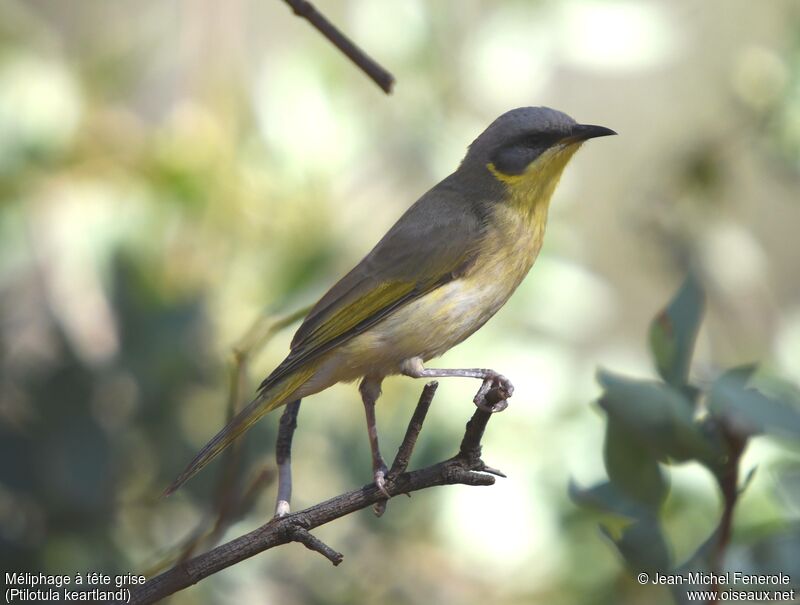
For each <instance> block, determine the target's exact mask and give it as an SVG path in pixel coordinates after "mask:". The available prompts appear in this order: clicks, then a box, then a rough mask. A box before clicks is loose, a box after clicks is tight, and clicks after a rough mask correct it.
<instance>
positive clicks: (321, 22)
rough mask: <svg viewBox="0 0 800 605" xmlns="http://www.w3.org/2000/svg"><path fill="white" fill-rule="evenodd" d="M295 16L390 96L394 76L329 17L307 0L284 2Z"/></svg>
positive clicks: (286, 0) (288, 0)
mask: <svg viewBox="0 0 800 605" xmlns="http://www.w3.org/2000/svg"><path fill="white" fill-rule="evenodd" d="M284 2H286V4H288V5H289V6H290V7H291V9H292V11H293V12H294V14H295V15H297V16H298V17H302V18H303V19H306V20H307V21H308V22H309V23H311V25H313V26H314V27H315V28H316V29H317V31H319V33H321V34H322V35H323V36H325V37H326V38H327V39H328V40H330V42H331V43H332V44H333V45H334V46H335V47H336V48H338V49H339V50H340V51H342V52H343V53H344V54H345V55H346V56H347V58H348V59H350V60H351V61H352V62H353V63H355V64H356V66H357V67H358V68H359V69H360V70H361V71H363V72H364V73H365V74H367V76H369V77H370V79H371V80H372V81H373V82H375V84H377V85H378V86H379V87H380V88H381V90H383V92H385V93H386V94H389V93H391V92H392V86H393V85H394V76H393V75H392V74H390V73H389V72H388V71H386V69H384V68H383V67H381V66H380V65H379V64H378V63H377V62H376V61H375V60H374V59H372V57H370V56H369V55H367V53H365V52H364V51H363V50H361V49H360V48H359V47H358V46H356V45H355V43H354V42H353V41H352V40H350V38H348V37H347V36H345V35H344V34H343V33H342V32H341V31H340V30H339V29H338V28H337V27H336V26H335V25H334V24H333V23H331V22H330V21H328V19H327V17H325V15H323V14H322V13H320V12H319V11H318V10H317V9H316V8H315V7H314V5H313V4H311V3H310V2H307V1H306V0H284Z"/></svg>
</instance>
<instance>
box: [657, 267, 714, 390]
mask: <svg viewBox="0 0 800 605" xmlns="http://www.w3.org/2000/svg"><path fill="white" fill-rule="evenodd" d="M704 308H705V292H704V291H703V288H702V286H701V285H700V283H699V282H698V281H697V278H696V277H695V276H694V274H693V273H689V274H688V275H687V276H686V279H685V280H684V282H683V285H681V288H680V290H678V293H677V294H676V295H675V297H674V298H673V299H672V300H671V301H670V302H669V304H668V305H667V306H666V307H665V308H664V309H663V310H662V311H661V312H660V313H659V314H658V315H656V317H655V319H653V322H652V323H651V324H650V351H651V352H652V354H653V359H654V361H655V365H656V369H657V370H658V373H659V374H660V375H661V377H662V378H663V379H664V380H665V381H666V382H668V383H669V384H671V385H673V386H675V387H682V386H684V385H686V384H687V381H688V378H689V367H690V365H691V363H692V354H693V352H694V344H695V340H696V339H697V333H698V331H699V330H700V322H701V321H702V318H703V310H704Z"/></svg>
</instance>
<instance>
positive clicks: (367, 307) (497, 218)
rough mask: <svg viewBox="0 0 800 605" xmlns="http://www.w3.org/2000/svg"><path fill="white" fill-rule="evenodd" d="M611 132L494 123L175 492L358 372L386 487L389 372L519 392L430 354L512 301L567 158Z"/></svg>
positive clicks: (534, 115)
mask: <svg viewBox="0 0 800 605" xmlns="http://www.w3.org/2000/svg"><path fill="white" fill-rule="evenodd" d="M612 134H616V133H615V132H614V131H613V130H610V129H608V128H605V127H603V126H590V125H586V124H578V123H577V122H576V121H575V120H573V119H572V118H570V117H569V116H568V115H566V114H564V113H561V112H560V111H556V110H554V109H550V108H547V107H521V108H518V109H514V110H511V111H509V112H507V113H505V114H503V115H501V116H500V117H499V118H497V119H496V120H495V121H494V122H492V123H491V124H490V125H489V127H488V128H487V129H486V130H485V131H484V132H483V133H482V134H481V135H480V136H479V137H478V138H477V139H475V141H474V142H473V143H472V144H471V145H470V146H469V149H468V150H467V154H466V156H465V157H464V159H463V160H462V162H461V164H460V165H459V167H458V168H457V169H456V171H455V172H453V173H452V174H451V175H450V176H448V177H446V178H445V179H444V180H443V181H441V182H440V183H439V184H438V185H436V186H434V187H433V188H432V189H431V190H430V191H428V192H427V193H425V194H424V195H423V196H422V197H421V198H420V199H419V200H417V201H416V203H414V205H412V206H411V207H410V208H409V209H408V210H407V211H406V212H405V214H403V216H401V217H400V219H399V220H398V221H397V222H396V223H395V224H394V226H393V227H392V228H391V229H389V231H388V232H387V233H386V235H384V236H383V238H382V239H381V240H380V241H379V242H378V243H377V244H376V245H375V247H374V248H373V249H372V250H371V251H370V252H369V254H367V255H366V256H365V257H364V258H363V259H362V260H361V262H360V263H358V264H357V265H356V266H355V267H354V268H353V269H352V270H351V271H350V272H349V273H348V274H347V275H345V276H344V277H343V278H342V279H340V280H339V281H338V282H337V283H336V284H335V285H334V286H333V287H332V288H331V289H330V290H328V292H327V293H326V294H325V295H324V296H323V297H322V298H321V299H320V300H319V301H318V302H317V303H316V305H314V307H313V308H312V309H311V311H310V312H309V313H308V315H307V316H306V318H305V320H304V321H303V323H302V324H301V326H300V328H299V329H298V330H297V333H296V334H295V335H294V338H293V340H292V343H291V349H290V352H289V355H288V356H287V357H286V359H285V360H284V361H283V362H282V363H281V364H280V365H279V366H278V367H277V368H275V370H274V371H273V372H272V373H271V374H270V375H269V376H267V378H266V379H265V380H264V381H263V382H262V383H261V386H260V388H259V389H258V393H257V395H256V397H255V398H254V399H253V401H252V402H251V403H250V404H249V405H247V406H246V407H245V408H244V409H242V411H241V412H239V413H238V414H237V415H236V416H235V417H234V418H233V419H232V420H231V421H230V422H229V423H228V425H227V426H225V428H223V429H222V430H221V431H220V432H219V433H217V435H216V436H214V438H213V439H211V441H209V442H208V444H207V445H206V446H205V447H204V448H203V449H202V450H201V451H200V452H199V453H198V454H197V456H195V458H194V459H193V460H192V461H191V463H190V464H189V465H188V467H187V468H186V470H185V471H183V473H182V474H181V475H180V476H179V477H178V478H177V479H176V480H175V482H174V483H173V484H172V485H171V486H170V487H169V488H168V489H167V493H171V492H173V491H174V490H175V489H177V488H178V487H179V486H180V485H181V484H182V483H183V482H185V481H186V480H187V479H189V478H190V477H191V476H192V475H194V474H195V473H196V472H197V471H199V470H200V469H201V468H203V467H204V466H205V465H206V464H208V462H209V461H210V460H211V459H213V458H214V457H215V456H216V455H217V454H219V453H220V452H221V451H222V450H223V449H224V448H225V447H227V446H228V445H230V443H231V442H232V441H233V440H234V439H236V438H237V437H239V436H240V435H241V434H242V433H243V432H244V431H246V430H247V429H248V428H249V427H250V426H252V424H253V423H254V422H256V421H257V420H258V419H259V418H261V417H262V416H263V415H264V414H266V413H267V412H269V411H271V410H274V409H275V408H277V407H280V406H282V405H284V404H287V403H290V402H294V401H297V400H299V399H301V398H303V397H307V396H308V395H311V394H313V393H318V392H320V391H322V390H324V389H327V388H328V387H330V386H332V385H333V384H336V383H338V382H352V381H354V380H359V379H360V380H361V384H360V386H359V390H360V392H361V397H362V400H363V403H364V408H365V410H366V416H367V427H368V432H369V440H370V446H371V450H372V463H373V472H374V480H375V483H376V485H377V487H378V489H380V490H381V491H382V492H384V494H385V495H386V496H387V497H388V496H389V494H388V492H387V491H386V488H385V474H386V472H387V471H386V465H385V463H384V461H383V458H382V457H381V454H380V450H379V448H378V435H377V429H376V425H375V402H376V400H377V399H378V396H379V395H380V392H381V382H382V381H383V379H384V377H386V376H390V375H394V374H404V375H406V376H411V377H413V378H429V377H444V376H465V377H471V378H479V379H482V380H483V381H484V386H486V385H487V384H494V385H499V386H502V388H503V389H505V391H506V392H507V393H508V394H509V395H510V394H511V390H512V389H513V387H512V386H511V384H510V383H509V382H508V381H507V379H505V378H504V377H503V376H501V375H500V374H498V373H496V372H494V371H492V370H484V369H432V368H426V367H425V366H424V363H425V362H426V361H428V360H430V359H433V358H435V357H439V356H440V355H442V354H443V353H444V352H446V351H447V350H448V349H450V348H452V347H454V346H455V345H457V344H458V343H460V342H461V341H463V340H464V339H465V338H467V337H468V336H470V335H471V334H472V333H473V332H475V331H476V330H477V329H478V328H480V327H481V326H483V324H485V323H486V321H487V320H488V319H489V318H490V317H492V316H493V315H494V314H495V313H496V312H497V310H498V309H500V307H502V306H503V305H504V304H505V302H506V301H507V300H508V298H509V297H510V296H511V294H512V293H513V292H514V290H515V289H516V288H517V286H519V284H520V282H521V281H522V279H523V278H524V277H525V275H526V274H527V273H528V270H529V269H530V268H531V266H532V265H533V262H534V261H535V260H536V257H537V255H538V254H539V250H540V248H541V247H542V240H543V238H544V232H545V224H546V221H547V210H548V206H549V204H550V198H551V197H552V195H553V191H554V190H555V188H556V185H557V184H558V181H559V179H560V177H561V173H562V172H563V170H564V167H565V166H566V165H567V162H568V161H569V160H570V158H571V157H572V155H573V154H574V153H575V152H576V151H577V150H578V148H579V147H580V146H581V144H583V143H584V142H585V141H586V140H588V139H591V138H594V137H602V136H607V135H612ZM279 489H280V487H279ZM280 508H281V507H280V505H279V511H278V512H279V514H280V513H281V512H287V511H288V504H286V505H285V507H284V509H283V510H282V511H281V510H280Z"/></svg>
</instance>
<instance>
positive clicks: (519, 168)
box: [492, 143, 541, 175]
mask: <svg viewBox="0 0 800 605" xmlns="http://www.w3.org/2000/svg"><path fill="white" fill-rule="evenodd" d="M539 153H541V152H536V151H534V150H533V149H532V148H531V147H528V146H527V145H525V144H520V143H517V144H516V145H511V146H507V147H501V148H500V149H499V150H498V151H497V152H496V153H495V154H494V157H493V158H492V164H494V167H495V168H496V169H497V170H498V171H499V172H502V173H503V174H512V175H513V174H522V173H523V172H525V169H526V168H527V167H528V164H530V163H531V162H532V161H533V160H534V158H536V156H537V155H539Z"/></svg>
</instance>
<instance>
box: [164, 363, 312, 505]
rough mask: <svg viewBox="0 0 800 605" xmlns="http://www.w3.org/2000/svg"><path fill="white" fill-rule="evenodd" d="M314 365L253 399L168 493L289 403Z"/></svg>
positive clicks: (211, 442) (190, 465) (191, 464)
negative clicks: (269, 414)
mask: <svg viewBox="0 0 800 605" xmlns="http://www.w3.org/2000/svg"><path fill="white" fill-rule="evenodd" d="M314 369H315V368H313V367H310V368H302V369H300V370H298V371H296V372H293V373H292V374H290V375H289V376H287V377H286V378H284V379H283V380H279V381H278V382H277V383H276V384H275V385H272V386H270V387H269V388H267V389H266V390H263V391H261V392H260V393H259V394H258V395H257V396H256V398H255V399H253V401H251V402H250V403H249V404H247V406H246V407H245V408H244V409H242V410H241V411H240V412H239V413H238V414H236V416H234V417H233V419H232V420H231V421H230V422H229V423H228V424H227V425H226V426H225V428H223V429H222V430H221V431H220V432H219V433H217V434H216V435H214V437H213V438H212V439H211V441H209V442H208V443H206V445H205V446H204V447H203V449H202V450H200V451H199V452H198V454H197V455H196V456H195V457H194V459H193V460H192V461H191V462H190V463H189V465H188V466H187V467H186V469H185V470H184V471H183V472H182V473H181V474H180V475H179V476H178V478H177V479H175V481H173V482H172V484H171V485H170V486H169V487H168V488H167V489H166V490H164V496H169V495H170V494H171V493H173V492H174V491H175V490H177V489H178V488H179V487H180V486H181V485H183V484H184V483H186V481H188V480H189V479H190V478H191V477H193V476H194V475H195V474H196V473H197V472H198V471H199V470H200V469H201V468H203V467H204V466H205V465H206V464H208V463H209V462H211V461H212V460H213V459H214V458H215V457H216V456H217V454H219V453H220V452H221V451H222V450H224V449H225V448H226V447H228V446H229V445H230V444H231V443H233V441H234V440H235V439H236V438H237V437H239V436H240V435H241V434H242V433H244V432H245V431H246V430H247V429H249V428H250V427H251V426H253V424H255V422H256V421H257V420H258V419H259V418H261V417H262V416H263V415H264V414H266V413H267V412H271V411H272V410H274V409H275V408H278V407H280V406H282V405H284V404H285V403H288V402H289V399H290V397H291V396H292V395H293V394H294V392H295V391H296V390H297V389H298V388H299V387H301V386H302V385H303V384H304V383H305V382H307V381H308V379H309V378H310V377H311V376H312V375H313V373H314Z"/></svg>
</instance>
